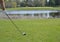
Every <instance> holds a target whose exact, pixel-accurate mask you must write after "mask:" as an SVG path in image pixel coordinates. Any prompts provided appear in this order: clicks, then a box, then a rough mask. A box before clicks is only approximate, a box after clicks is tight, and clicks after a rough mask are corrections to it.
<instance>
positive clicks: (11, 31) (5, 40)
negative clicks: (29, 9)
mask: <svg viewBox="0 0 60 42" xmlns="http://www.w3.org/2000/svg"><path fill="white" fill-rule="evenodd" d="M13 21H14V22H15V24H16V25H17V26H18V27H19V30H21V31H22V32H23V31H25V32H26V34H27V35H26V36H23V35H22V34H21V33H20V32H18V31H17V30H16V28H15V27H14V25H13V24H12V23H11V22H10V21H9V20H3V19H0V42H60V19H20V20H17V19H16V20H13Z"/></svg>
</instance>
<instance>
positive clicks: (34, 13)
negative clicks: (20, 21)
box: [0, 10, 60, 18]
mask: <svg viewBox="0 0 60 42" xmlns="http://www.w3.org/2000/svg"><path fill="white" fill-rule="evenodd" d="M6 12H7V14H8V15H9V16H10V17H11V18H60V11H57V10H20V11H6ZM0 17H1V15H0ZM2 17H4V18H5V17H6V16H4V15H3V16H2Z"/></svg>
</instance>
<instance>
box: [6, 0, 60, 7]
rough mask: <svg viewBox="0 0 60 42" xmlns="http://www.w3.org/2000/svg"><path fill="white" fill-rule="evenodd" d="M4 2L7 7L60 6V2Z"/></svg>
mask: <svg viewBox="0 0 60 42" xmlns="http://www.w3.org/2000/svg"><path fill="white" fill-rule="evenodd" d="M48 1H49V2H48ZM5 2H6V6H7V7H42V6H44V7H45V6H60V0H5Z"/></svg>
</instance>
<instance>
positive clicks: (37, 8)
mask: <svg viewBox="0 0 60 42" xmlns="http://www.w3.org/2000/svg"><path fill="white" fill-rule="evenodd" d="M7 10H60V7H19V8H7Z"/></svg>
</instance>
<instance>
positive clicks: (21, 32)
mask: <svg viewBox="0 0 60 42" xmlns="http://www.w3.org/2000/svg"><path fill="white" fill-rule="evenodd" d="M4 13H5V15H6V16H7V17H8V19H9V20H10V21H11V23H12V24H13V25H14V26H15V28H16V29H17V31H19V32H20V33H22V31H21V30H19V28H18V27H17V25H16V24H15V23H14V22H13V20H12V19H11V18H10V17H9V15H8V14H7V13H6V12H4Z"/></svg>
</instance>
